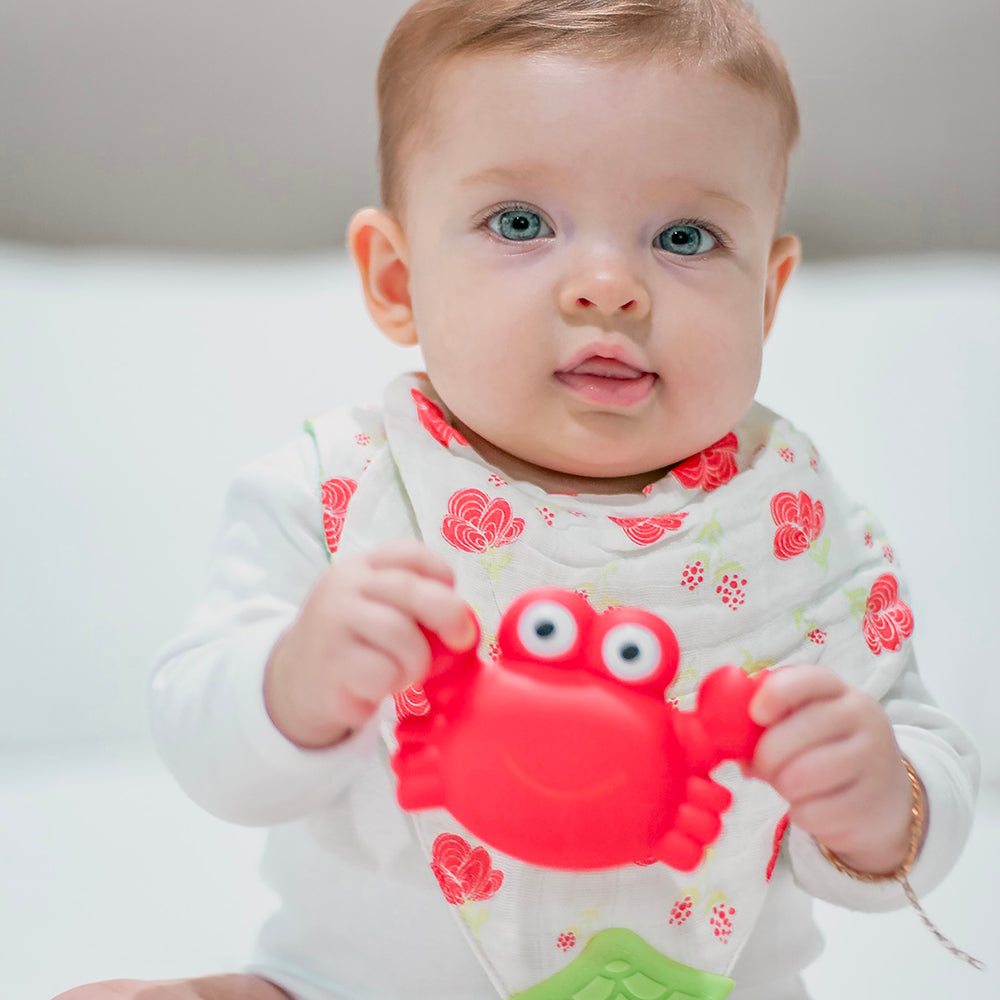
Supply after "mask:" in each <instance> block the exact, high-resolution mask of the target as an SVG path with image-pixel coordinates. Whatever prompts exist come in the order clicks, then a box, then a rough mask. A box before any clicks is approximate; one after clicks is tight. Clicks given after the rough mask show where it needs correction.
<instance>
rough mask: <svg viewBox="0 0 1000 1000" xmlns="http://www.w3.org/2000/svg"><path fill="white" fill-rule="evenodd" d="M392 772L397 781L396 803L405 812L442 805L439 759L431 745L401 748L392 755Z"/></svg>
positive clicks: (414, 743) (443, 790)
mask: <svg viewBox="0 0 1000 1000" xmlns="http://www.w3.org/2000/svg"><path fill="white" fill-rule="evenodd" d="M392 769H393V771H395V772H396V777H397V779H398V782H397V785H396V801H397V802H398V803H399V805H400V806H401V808H403V809H406V810H408V811H413V810H415V809H432V808H434V807H435V806H441V805H444V800H445V787H444V782H443V781H442V780H441V755H440V752H439V751H438V748H437V747H436V746H434V745H426V744H424V745H421V744H420V742H418V741H414V742H412V743H408V744H405V745H402V744H401V745H400V747H399V749H398V750H397V751H396V753H395V754H394V755H393V758H392Z"/></svg>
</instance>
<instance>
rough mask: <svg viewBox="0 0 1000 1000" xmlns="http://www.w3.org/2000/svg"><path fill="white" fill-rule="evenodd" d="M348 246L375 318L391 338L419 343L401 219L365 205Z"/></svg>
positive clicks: (351, 227) (406, 343)
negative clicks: (398, 219) (411, 299)
mask: <svg viewBox="0 0 1000 1000" xmlns="http://www.w3.org/2000/svg"><path fill="white" fill-rule="evenodd" d="M347 246H348V249H349V250H350V251H351V256H352V257H353V258H354V263H355V265H356V266H357V268H358V274H360V276H361V287H362V290H363V291H364V295H365V304H366V305H367V306H368V312H369V313H370V314H371V318H372V319H373V320H375V323H376V324H377V325H378V327H379V329H380V330H381V331H382V332H383V333H384V334H385V335H386V336H387V337H388V338H389V339H390V340H391V341H393V342H395V343H397V344H401V345H402V346H404V347H409V346H411V345H412V344H415V343H416V342H417V330H416V326H415V324H414V322H413V305H412V303H411V301H410V270H409V266H408V265H407V262H406V258H407V249H406V238H405V236H404V235H403V230H402V228H401V227H400V225H399V223H398V222H396V220H395V219H394V218H393V217H392V216H391V215H389V214H388V213H387V212H384V211H382V210H381V209H378V208H363V209H361V211H360V212H358V213H357V214H355V216H354V218H353V219H351V221H350V224H349V225H348V227H347Z"/></svg>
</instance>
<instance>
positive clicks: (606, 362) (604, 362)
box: [568, 358, 645, 378]
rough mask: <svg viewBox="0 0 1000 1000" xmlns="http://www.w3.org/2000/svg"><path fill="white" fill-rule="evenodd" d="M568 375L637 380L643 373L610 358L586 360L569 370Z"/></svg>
mask: <svg viewBox="0 0 1000 1000" xmlns="http://www.w3.org/2000/svg"><path fill="white" fill-rule="evenodd" d="M568 374H570V375H596V376H598V377H599V378H639V377H640V376H642V375H643V374H645V373H644V372H641V371H639V370H638V369H636V368H633V367H632V366H631V365H627V364H625V363H624V362H623V361H615V360H614V359H612V358H588V359H587V360H586V361H583V362H581V363H580V364H578V365H577V366H576V367H575V368H571V369H570V370H569V373H568Z"/></svg>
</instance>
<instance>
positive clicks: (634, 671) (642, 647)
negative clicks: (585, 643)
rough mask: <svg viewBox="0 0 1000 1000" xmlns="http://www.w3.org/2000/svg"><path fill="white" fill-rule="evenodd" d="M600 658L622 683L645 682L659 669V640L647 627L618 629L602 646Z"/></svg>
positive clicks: (613, 631)
mask: <svg viewBox="0 0 1000 1000" xmlns="http://www.w3.org/2000/svg"><path fill="white" fill-rule="evenodd" d="M601 657H602V659H603V660H604V665H605V666H606V667H607V668H608V670H609V671H610V672H611V673H612V674H613V675H614V676H615V677H617V678H619V679H620V680H623V681H629V682H632V683H634V682H638V681H644V680H646V679H647V678H649V677H652V676H653V674H655V673H656V671H657V669H658V668H659V666H660V657H661V651H660V640H659V639H657V638H656V636H655V635H653V633H652V632H651V631H650V630H649V629H648V628H646V627H645V626H644V625H635V624H630V625H616V626H615V627H614V628H613V629H611V630H610V631H609V632H608V634H607V635H606V636H605V637H604V642H603V643H601Z"/></svg>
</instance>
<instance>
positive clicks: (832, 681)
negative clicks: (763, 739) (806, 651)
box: [750, 664, 847, 726]
mask: <svg viewBox="0 0 1000 1000" xmlns="http://www.w3.org/2000/svg"><path fill="white" fill-rule="evenodd" d="M846 689H847V685H846V684H845V683H844V681H843V680H841V679H840V678H839V677H838V676H837V675H836V674H834V673H832V672H831V671H829V670H827V669H826V668H824V667H819V666H816V665H815V664H803V665H801V666H793V667H782V668H781V669H779V670H775V671H773V672H772V673H771V674H770V675H769V676H768V677H767V680H765V681H764V683H763V684H761V686H760V689H759V690H758V691H757V693H756V695H754V698H753V700H752V701H751V702H750V718H752V719H753V721H754V722H756V723H757V724H758V725H759V726H773V725H774V724H775V723H776V722H778V721H780V720H781V719H783V718H784V717H785V716H788V715H791V714H792V713H794V712H797V711H799V710H801V709H803V708H804V707H805V706H807V705H808V704H809V703H810V702H814V701H821V700H826V699H830V698H837V697H839V696H840V695H841V694H843V693H844V691H845V690H846Z"/></svg>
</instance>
